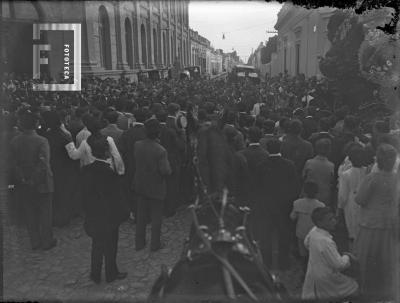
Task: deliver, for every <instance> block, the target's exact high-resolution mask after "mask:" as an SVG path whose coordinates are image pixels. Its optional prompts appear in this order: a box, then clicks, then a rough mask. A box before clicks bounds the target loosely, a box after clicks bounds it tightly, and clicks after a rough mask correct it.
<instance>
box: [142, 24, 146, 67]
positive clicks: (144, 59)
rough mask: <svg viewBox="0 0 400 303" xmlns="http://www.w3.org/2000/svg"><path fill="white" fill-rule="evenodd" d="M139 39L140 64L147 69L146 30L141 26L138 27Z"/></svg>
mask: <svg viewBox="0 0 400 303" xmlns="http://www.w3.org/2000/svg"><path fill="white" fill-rule="evenodd" d="M140 38H141V42H142V63H143V64H144V65H145V66H146V67H147V48H146V43H147V39H146V29H145V28H144V25H143V24H142V25H141V26H140Z"/></svg>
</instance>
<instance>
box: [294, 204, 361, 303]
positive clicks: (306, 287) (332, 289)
mask: <svg viewBox="0 0 400 303" xmlns="http://www.w3.org/2000/svg"><path fill="white" fill-rule="evenodd" d="M311 219H312V222H313V223H314V224H315V226H314V227H313V228H312V229H311V231H310V232H309V233H308V235H307V237H306V239H305V241H304V245H305V247H306V248H307V249H308V250H309V260H308V265H307V272H306V276H305V279H304V284H303V292H302V299H303V300H316V301H313V302H344V301H343V300H347V302H354V301H353V299H354V298H355V297H356V295H357V291H358V284H357V282H356V281H355V280H354V279H353V278H351V277H349V276H347V275H345V274H344V273H342V272H343V271H344V270H345V269H347V268H349V267H350V266H351V265H352V264H353V263H354V262H355V257H354V256H353V255H352V254H351V253H346V252H345V253H343V254H340V253H339V251H338V249H337V246H336V243H335V241H334V240H333V237H332V234H331V233H332V232H333V231H334V230H335V227H336V224H337V221H336V216H335V214H334V212H333V211H332V210H331V209H330V208H329V207H318V208H316V209H314V211H313V212H312V214H311Z"/></svg>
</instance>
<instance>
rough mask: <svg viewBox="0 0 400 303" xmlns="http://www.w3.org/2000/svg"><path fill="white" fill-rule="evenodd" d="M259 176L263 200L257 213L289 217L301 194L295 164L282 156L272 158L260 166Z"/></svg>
mask: <svg viewBox="0 0 400 303" xmlns="http://www.w3.org/2000/svg"><path fill="white" fill-rule="evenodd" d="M258 176H259V180H260V183H261V195H262V197H263V199H262V201H261V202H260V203H258V205H259V206H261V208H257V211H263V212H265V213H266V214H268V215H274V214H284V215H287V216H289V213H290V210H291V207H292V204H293V201H294V200H296V199H297V197H298V195H299V192H300V182H299V181H300V180H299V179H300V178H299V175H298V174H297V172H296V167H295V165H294V164H293V162H292V161H289V160H287V159H284V158H282V157H281V156H270V157H268V159H267V160H264V161H262V162H261V163H260V164H259V165H258ZM260 204H261V205H260Z"/></svg>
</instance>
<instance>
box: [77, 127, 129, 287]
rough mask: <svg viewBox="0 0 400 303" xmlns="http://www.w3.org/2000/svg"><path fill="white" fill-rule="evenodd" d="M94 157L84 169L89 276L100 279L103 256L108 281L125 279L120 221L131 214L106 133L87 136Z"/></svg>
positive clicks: (96, 279) (96, 281)
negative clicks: (110, 158)
mask: <svg viewBox="0 0 400 303" xmlns="http://www.w3.org/2000/svg"><path fill="white" fill-rule="evenodd" d="M87 143H88V144H89V146H90V148H91V150H92V154H93V156H94V157H95V161H94V162H93V163H92V164H89V165H86V166H84V167H83V169H82V180H83V203H84V212H85V223H84V227H85V230H86V232H87V234H88V236H90V237H91V238H92V253H91V256H92V258H91V273H90V278H91V279H92V280H93V281H94V282H95V283H100V281H101V269H102V264H103V256H104V259H105V273H106V281H107V282H108V283H109V282H112V281H114V280H121V279H125V278H126V276H127V273H122V272H119V270H118V267H117V263H116V258H117V250H118V232H119V225H120V224H121V223H122V222H123V221H124V220H125V219H126V218H128V214H129V211H128V205H127V204H125V199H124V196H123V194H122V192H121V188H120V185H121V184H120V182H119V178H118V175H117V174H116V173H115V172H114V171H113V170H112V169H111V167H110V165H109V163H108V162H106V159H107V156H106V152H107V151H108V142H107V139H106V137H105V136H103V135H92V136H90V137H89V138H88V140H87Z"/></svg>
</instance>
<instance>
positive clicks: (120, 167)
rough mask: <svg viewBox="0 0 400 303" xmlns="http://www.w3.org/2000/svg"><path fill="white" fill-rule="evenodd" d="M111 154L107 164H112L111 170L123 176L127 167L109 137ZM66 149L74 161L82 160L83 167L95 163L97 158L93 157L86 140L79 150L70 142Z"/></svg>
mask: <svg viewBox="0 0 400 303" xmlns="http://www.w3.org/2000/svg"><path fill="white" fill-rule="evenodd" d="M107 141H108V145H109V152H110V155H111V157H110V158H109V159H107V162H109V163H110V166H111V168H112V169H113V170H114V171H115V172H116V173H118V175H123V174H124V173H125V165H124V161H123V160H122V157H121V155H120V153H119V151H118V149H117V146H116V145H115V142H114V139H113V138H111V137H107ZM65 149H66V150H67V152H68V155H69V157H70V158H71V159H73V160H78V159H79V160H80V162H81V167H82V166H85V165H89V164H91V163H93V162H94V161H95V159H96V158H95V157H94V156H93V155H92V149H91V148H90V145H89V144H88V143H87V141H86V140H83V141H82V143H81V144H80V145H79V147H78V148H76V147H75V144H74V142H70V143H68V144H67V145H65Z"/></svg>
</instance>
